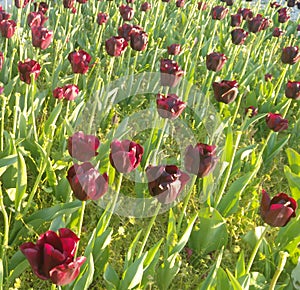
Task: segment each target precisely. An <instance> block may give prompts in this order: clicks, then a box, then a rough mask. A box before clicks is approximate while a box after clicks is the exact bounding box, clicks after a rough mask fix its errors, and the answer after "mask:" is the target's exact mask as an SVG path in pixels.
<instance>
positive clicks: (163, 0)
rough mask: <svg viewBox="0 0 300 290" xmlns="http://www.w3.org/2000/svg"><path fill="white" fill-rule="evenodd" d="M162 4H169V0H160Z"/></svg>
mask: <svg viewBox="0 0 300 290" xmlns="http://www.w3.org/2000/svg"><path fill="white" fill-rule="evenodd" d="M161 1H162V2H166V3H169V2H170V0H161Z"/></svg>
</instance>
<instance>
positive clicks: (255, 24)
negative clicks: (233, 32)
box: [248, 14, 271, 33]
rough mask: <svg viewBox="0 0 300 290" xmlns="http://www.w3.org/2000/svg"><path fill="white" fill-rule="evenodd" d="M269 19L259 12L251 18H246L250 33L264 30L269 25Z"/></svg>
mask: <svg viewBox="0 0 300 290" xmlns="http://www.w3.org/2000/svg"><path fill="white" fill-rule="evenodd" d="M270 23H271V22H270V20H269V19H268V18H264V17H262V15H261V14H257V15H256V16H255V17H253V18H252V19H250V20H248V30H249V31H250V32H252V33H257V32H259V31H262V30H265V29H267V28H268V27H269V26H270Z"/></svg>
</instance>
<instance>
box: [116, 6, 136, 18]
mask: <svg viewBox="0 0 300 290" xmlns="http://www.w3.org/2000/svg"><path fill="white" fill-rule="evenodd" d="M119 11H120V14H121V16H122V18H123V20H125V21H130V20H132V19H133V17H134V10H133V9H132V8H131V7H130V6H128V5H121V6H120V7H119Z"/></svg>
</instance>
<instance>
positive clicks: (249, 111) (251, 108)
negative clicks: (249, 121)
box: [245, 106, 258, 118]
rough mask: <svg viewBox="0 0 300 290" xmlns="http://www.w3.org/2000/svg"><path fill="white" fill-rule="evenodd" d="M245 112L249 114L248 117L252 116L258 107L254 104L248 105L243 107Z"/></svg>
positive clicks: (255, 113) (256, 112)
mask: <svg viewBox="0 0 300 290" xmlns="http://www.w3.org/2000/svg"><path fill="white" fill-rule="evenodd" d="M245 114H246V115H248V116H249V118H252V117H254V116H256V115H257V114H258V109H257V108H255V107H254V106H250V107H248V108H246V109H245Z"/></svg>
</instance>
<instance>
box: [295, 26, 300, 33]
mask: <svg viewBox="0 0 300 290" xmlns="http://www.w3.org/2000/svg"><path fill="white" fill-rule="evenodd" d="M296 30H297V31H298V32H299V31H300V24H298V25H297V29H296Z"/></svg>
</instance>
